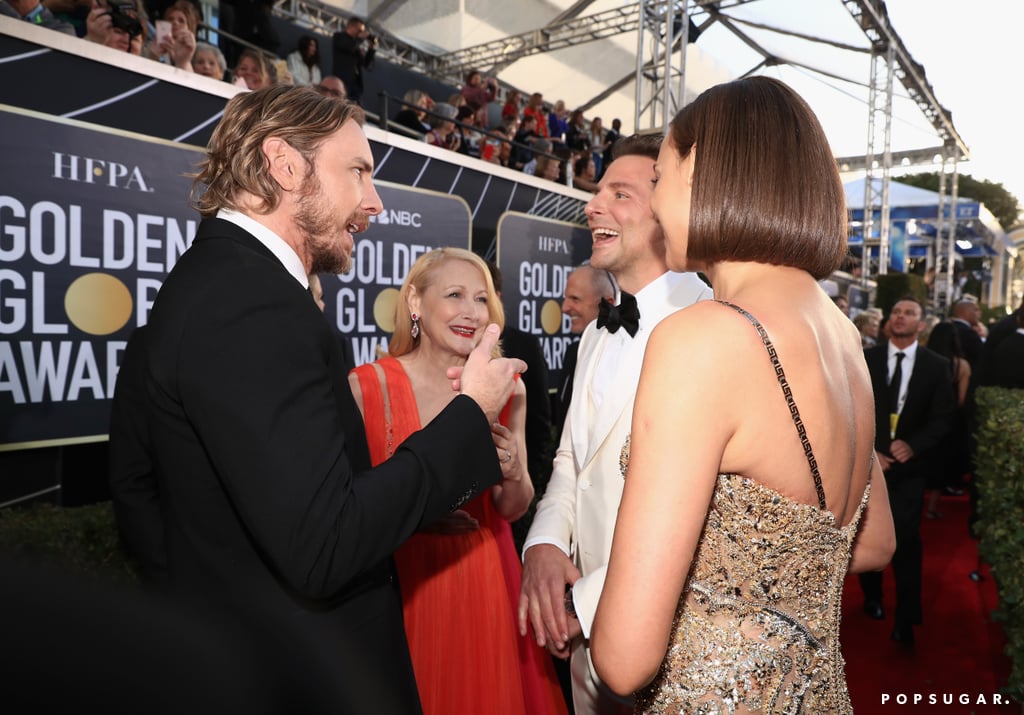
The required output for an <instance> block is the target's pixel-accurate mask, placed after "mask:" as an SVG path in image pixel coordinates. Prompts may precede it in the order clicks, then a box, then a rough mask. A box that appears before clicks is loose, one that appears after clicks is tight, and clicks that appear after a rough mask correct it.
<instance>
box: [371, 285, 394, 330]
mask: <svg viewBox="0 0 1024 715" xmlns="http://www.w3.org/2000/svg"><path fill="white" fill-rule="evenodd" d="M396 305H398V291H397V290H396V289H394V288H385V289H384V290H382V291H381V292H380V293H378V294H377V297H376V298H375V299H374V301H373V321H374V322H375V323H377V327H378V328H380V329H381V330H383V331H384V332H385V333H393V332H395V306H396Z"/></svg>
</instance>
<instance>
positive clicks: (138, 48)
mask: <svg viewBox="0 0 1024 715" xmlns="http://www.w3.org/2000/svg"><path fill="white" fill-rule="evenodd" d="M148 25H149V22H148V20H147V19H146V14H145V13H144V12H143V11H142V8H141V7H140V6H139V4H138V3H137V2H116V3H113V4H110V3H107V2H105V0H99V1H98V2H97V4H96V6H95V7H94V8H93V9H92V10H91V11H90V12H89V16H88V17H87V18H86V21H85V26H86V34H85V39H86V40H88V41H89V42H95V43H97V44H100V45H105V46H107V47H111V48H113V49H115V50H118V51H120V52H129V53H131V54H133V55H141V54H142V46H143V45H144V44H145V42H146V40H147V39H148V35H149V32H148Z"/></svg>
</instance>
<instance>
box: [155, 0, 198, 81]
mask: <svg viewBox="0 0 1024 715" xmlns="http://www.w3.org/2000/svg"><path fill="white" fill-rule="evenodd" d="M161 19H163V20H166V21H167V22H169V23H171V32H170V34H169V35H167V36H165V37H163V38H162V39H159V40H157V39H156V38H154V40H153V41H152V42H150V43H149V44H148V45H147V49H148V53H149V55H150V56H151V57H152V58H154V59H161V60H164V61H166V62H167V63H168V64H171V65H173V66H175V67H177V68H178V69H180V70H185V71H186V72H192V71H194V68H193V66H192V60H193V58H194V56H195V52H196V28H197V27H199V16H198V15H197V14H196V8H195V5H193V4H192V3H191V2H190V1H189V0H175V2H174V4H172V5H170V6H168V7H167V9H165V10H164V12H163V16H162V18H161ZM157 42H159V44H157Z"/></svg>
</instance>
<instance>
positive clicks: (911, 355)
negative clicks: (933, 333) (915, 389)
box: [886, 340, 917, 414]
mask: <svg viewBox="0 0 1024 715" xmlns="http://www.w3.org/2000/svg"><path fill="white" fill-rule="evenodd" d="M896 353H903V364H902V365H901V366H900V372H901V378H902V379H901V380H900V395H899V399H898V401H897V403H896V404H897V405H898V409H897V410H896V413H897V414H900V413H902V412H903V403H904V402H906V401H907V385H909V384H910V376H911V374H913V372H914V360H915V359H916V358H917V341H916V340H915V341H914V342H912V343H911V344H910V345H908V346H907V347H905V348H898V347H896V346H895V345H893V344H892V343H889V369H888V371H887V372H886V375H887V377H886V382H887V383H888V381H889V380H891V379H892V373H893V370H895V369H896Z"/></svg>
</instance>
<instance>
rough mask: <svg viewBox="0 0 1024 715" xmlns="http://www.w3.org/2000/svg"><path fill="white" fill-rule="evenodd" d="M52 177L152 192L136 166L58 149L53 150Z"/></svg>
mask: <svg viewBox="0 0 1024 715" xmlns="http://www.w3.org/2000/svg"><path fill="white" fill-rule="evenodd" d="M53 178H55V179H63V180H64V181H77V182H80V183H84V184H99V185H106V186H109V187H111V188H115V189H131V190H134V191H142V192H145V193H152V192H153V189H151V188H150V187H149V186H147V185H146V178H145V177H144V176H143V175H142V170H141V169H140V168H139V167H137V166H126V165H124V164H120V163H118V162H116V161H107V160H104V159H94V158H92V157H88V156H78V155H76V154H64V153H63V152H59V151H55V152H53Z"/></svg>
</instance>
